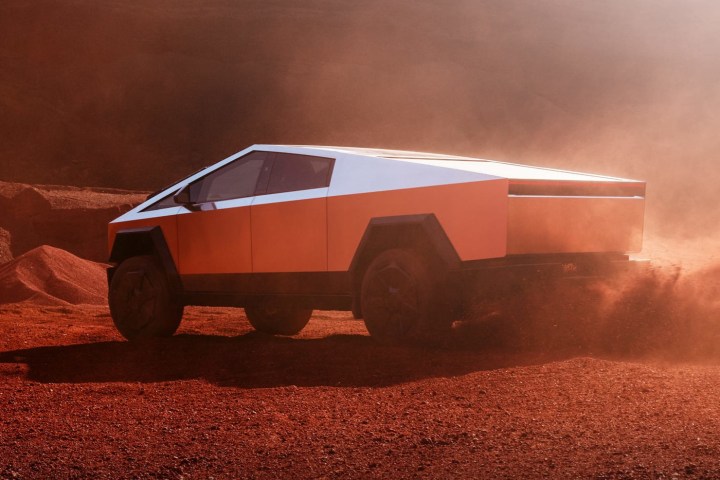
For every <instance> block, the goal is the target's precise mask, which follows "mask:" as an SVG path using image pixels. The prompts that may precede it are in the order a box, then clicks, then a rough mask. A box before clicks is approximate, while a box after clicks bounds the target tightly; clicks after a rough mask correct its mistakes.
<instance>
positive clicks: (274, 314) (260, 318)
mask: <svg viewBox="0 0 720 480" xmlns="http://www.w3.org/2000/svg"><path fill="white" fill-rule="evenodd" d="M312 313H313V311H312V309H311V308H299V307H293V306H287V305H286V306H271V305H264V306H256V307H246V308H245V315H246V316H247V318H248V321H249V322H250V325H252V326H253V328H255V330H257V331H258V332H263V333H269V334H270V335H295V334H297V333H300V331H301V330H302V329H303V328H305V325H307V323H308V322H309V321H310V317H311V316H312Z"/></svg>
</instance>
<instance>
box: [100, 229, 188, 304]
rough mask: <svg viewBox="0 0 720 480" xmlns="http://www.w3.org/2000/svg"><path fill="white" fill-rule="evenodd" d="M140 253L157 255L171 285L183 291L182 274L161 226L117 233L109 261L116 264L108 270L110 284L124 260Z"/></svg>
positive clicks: (177, 290) (174, 288)
mask: <svg viewBox="0 0 720 480" xmlns="http://www.w3.org/2000/svg"><path fill="white" fill-rule="evenodd" d="M138 255H155V256H156V257H157V258H158V259H159V260H160V262H161V264H162V266H163V268H164V270H165V273H166V275H167V277H168V282H169V284H170V287H171V288H172V289H173V290H174V291H175V292H177V293H180V292H181V291H182V284H181V282H180V274H179V273H178V270H177V266H176V265H175V261H174V260H173V257H172V254H171V253H170V248H169V247H168V244H167V241H166V240H165V235H164V234H163V231H162V228H160V227H159V226H157V225H156V226H152V227H140V228H129V229H125V230H119V231H118V232H117V233H116V234H115V240H114V242H113V246H112V250H111V251H110V258H109V261H110V263H111V264H114V266H111V267H109V268H108V270H107V276H108V285H110V282H111V281H112V277H113V274H114V273H115V270H116V268H117V265H119V264H120V263H121V262H122V261H123V260H126V259H128V258H130V257H135V256H138Z"/></svg>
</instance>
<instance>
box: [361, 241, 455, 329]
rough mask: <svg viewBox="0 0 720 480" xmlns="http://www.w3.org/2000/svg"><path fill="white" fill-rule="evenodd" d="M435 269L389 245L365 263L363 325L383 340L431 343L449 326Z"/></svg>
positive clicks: (412, 253) (428, 262) (416, 255)
mask: <svg viewBox="0 0 720 480" xmlns="http://www.w3.org/2000/svg"><path fill="white" fill-rule="evenodd" d="M443 286H444V282H443V281H442V276H441V275H440V269H439V268H437V266H436V265H434V263H433V262H432V261H431V260H430V259H429V258H428V257H427V256H425V255H421V254H420V253H419V252H416V251H414V250H406V249H391V250H386V251H384V252H382V253H381V254H379V255H378V256H377V257H375V259H374V260H373V261H372V262H371V263H370V265H369V266H368V269H367V271H366V273H365V275H364V277H363V281H362V287H361V292H360V302H361V307H362V313H363V318H364V320H365V326H366V327H367V329H368V332H370V335H372V336H373V337H374V338H376V339H377V340H379V341H381V342H383V343H435V342H437V341H438V340H440V339H441V338H443V337H444V336H445V334H446V333H447V332H448V331H449V330H450V326H451V325H452V318H451V315H449V312H447V311H444V310H445V309H444V308H443V306H444V303H445V302H444V299H443V293H444V292H443Z"/></svg>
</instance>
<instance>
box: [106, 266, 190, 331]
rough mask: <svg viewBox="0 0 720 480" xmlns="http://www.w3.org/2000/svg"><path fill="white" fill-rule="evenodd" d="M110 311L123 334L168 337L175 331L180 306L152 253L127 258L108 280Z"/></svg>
mask: <svg viewBox="0 0 720 480" xmlns="http://www.w3.org/2000/svg"><path fill="white" fill-rule="evenodd" d="M108 304H109V306H110V314H111V316H112V319H113V322H114V323H115V326H116V327H117V329H118V330H119V331H120V333H121V334H122V336H123V337H125V338H127V339H128V340H137V339H141V338H150V337H169V336H170V335H172V334H173V333H175V331H176V330H177V328H178V326H179V325H180V320H181V319H182V315H183V305H182V304H181V303H180V302H179V300H178V299H177V298H176V296H175V295H173V293H172V291H171V289H170V285H169V284H168V279H167V275H166V274H165V270H164V269H163V267H162V265H161V264H160V261H159V260H158V259H157V258H155V257H154V256H152V255H142V256H137V257H130V258H128V259H127V260H125V261H124V262H122V263H121V264H120V266H119V267H118V268H117V270H116V271H115V274H114V275H113V278H112V281H111V282H110V291H109V293H108Z"/></svg>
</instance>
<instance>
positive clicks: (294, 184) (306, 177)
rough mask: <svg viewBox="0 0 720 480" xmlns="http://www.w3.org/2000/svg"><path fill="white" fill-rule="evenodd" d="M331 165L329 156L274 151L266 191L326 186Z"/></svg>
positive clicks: (331, 161)
mask: <svg viewBox="0 0 720 480" xmlns="http://www.w3.org/2000/svg"><path fill="white" fill-rule="evenodd" d="M332 165H333V159H331V158H324V157H313V156H310V155H295V154H291V153H276V154H275V160H274V162H273V167H272V172H271V173H270V181H269V182H268V186H267V191H266V193H281V192H294V191H297V190H309V189H312V188H323V187H327V186H328V185H330V175H331V174H332Z"/></svg>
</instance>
